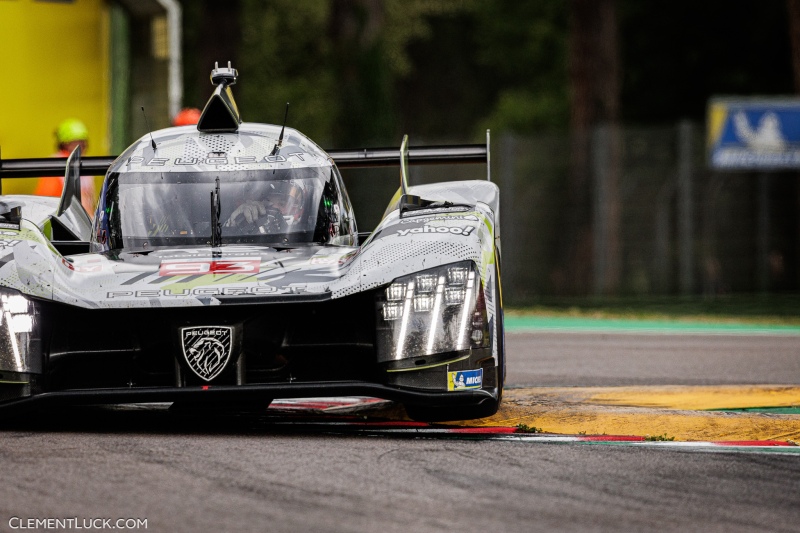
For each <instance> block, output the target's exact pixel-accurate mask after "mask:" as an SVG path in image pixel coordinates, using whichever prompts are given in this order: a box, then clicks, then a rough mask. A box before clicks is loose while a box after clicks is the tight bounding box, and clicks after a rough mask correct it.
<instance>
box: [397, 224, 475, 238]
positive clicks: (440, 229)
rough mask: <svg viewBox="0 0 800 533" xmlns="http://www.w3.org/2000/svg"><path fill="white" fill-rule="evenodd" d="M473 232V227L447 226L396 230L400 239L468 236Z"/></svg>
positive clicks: (426, 226)
mask: <svg viewBox="0 0 800 533" xmlns="http://www.w3.org/2000/svg"><path fill="white" fill-rule="evenodd" d="M474 230H475V226H466V227H464V228H459V227H453V228H450V227H447V226H437V227H434V226H428V225H425V226H422V227H421V228H414V229H401V230H397V234H398V235H400V236H401V237H405V236H406V235H418V234H420V233H451V234H453V235H469V234H470V233H472V232H473V231H474Z"/></svg>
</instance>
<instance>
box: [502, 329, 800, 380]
mask: <svg viewBox="0 0 800 533" xmlns="http://www.w3.org/2000/svg"><path fill="white" fill-rule="evenodd" d="M506 344H507V351H508V364H509V370H508V373H509V375H508V384H509V385H511V386H535V387H543V386H544V387H605V386H612V387H613V386H624V385H736V384H743V385H744V384H749V385H754V384H784V385H790V384H794V385H796V384H800V336H778V335H774V336H773V335H715V334H706V335H696V334H695V335H672V334H669V335H659V334H636V333H615V332H611V333H573V334H570V333H567V332H536V333H514V334H509V335H508V336H507V337H506Z"/></svg>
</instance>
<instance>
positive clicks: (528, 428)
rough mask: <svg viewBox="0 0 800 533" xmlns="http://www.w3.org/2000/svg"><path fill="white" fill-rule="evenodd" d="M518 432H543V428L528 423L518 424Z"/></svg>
mask: <svg viewBox="0 0 800 533" xmlns="http://www.w3.org/2000/svg"><path fill="white" fill-rule="evenodd" d="M517 433H542V428H537V427H535V426H529V425H527V424H517Z"/></svg>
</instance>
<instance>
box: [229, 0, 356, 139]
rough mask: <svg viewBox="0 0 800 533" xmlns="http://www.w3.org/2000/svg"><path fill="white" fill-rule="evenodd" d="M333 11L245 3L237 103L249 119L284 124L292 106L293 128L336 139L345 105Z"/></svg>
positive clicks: (325, 5)
mask: <svg viewBox="0 0 800 533" xmlns="http://www.w3.org/2000/svg"><path fill="white" fill-rule="evenodd" d="M330 8H331V4H330V3H329V2H317V1H315V0H275V1H271V2H263V1H260V0H243V1H242V7H241V15H240V20H239V24H240V27H241V52H240V60H239V64H238V68H239V69H240V80H241V83H240V85H239V86H237V88H236V98H237V100H238V102H239V107H240V109H241V110H242V116H243V118H244V119H245V120H247V121H251V122H268V123H273V124H274V123H277V124H280V123H281V122H282V121H283V113H284V109H285V107H286V102H290V103H291V107H290V109H289V118H288V124H289V125H290V126H292V127H295V128H297V129H299V130H301V131H302V132H303V133H305V134H307V135H309V136H310V137H311V138H312V139H316V140H317V141H318V142H326V141H328V140H329V139H330V138H331V132H332V131H333V125H334V123H335V121H336V118H337V112H338V109H339V105H340V102H339V101H338V100H337V96H338V95H337V91H336V83H335V77H334V73H333V71H332V69H331V64H332V62H333V47H332V46H331V43H330V41H329V40H328V39H327V27H328V20H329V18H330V15H331V11H330Z"/></svg>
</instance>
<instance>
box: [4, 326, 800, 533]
mask: <svg viewBox="0 0 800 533" xmlns="http://www.w3.org/2000/svg"><path fill="white" fill-rule="evenodd" d="M798 347H800V339H798V338H797V337H793V338H790V337H771V336H753V337H751V336H742V335H736V336H732V337H729V336H722V335H713V336H687V337H684V336H681V335H670V336H669V337H665V336H659V335H629V334H604V333H601V334H595V333H581V334H570V333H530V334H529V333H519V334H513V335H509V336H508V353H509V373H508V384H509V386H511V387H515V386H531V385H535V386H560V387H563V386H572V385H575V386H615V385H630V384H636V385H657V384H736V383H751V384H752V383H773V384H774V383H784V384H796V383H797V382H798V380H800V371H798V363H797V361H796V360H795V359H796V358H798V357H800V349H798ZM0 472H2V475H3V484H2V485H0V487H2V488H0V531H12V530H13V529H12V528H10V527H9V519H10V518H12V517H19V518H22V519H27V518H72V517H76V518H78V519H79V520H81V519H90V518H111V519H117V518H140V519H142V518H143V519H147V521H148V528H147V530H148V531H192V532H197V531H270V532H281V531H309V532H314V531H385V532H389V531H403V532H405V531H444V530H458V531H486V530H492V531H545V530H554V529H555V530H559V531H579V530H580V531H641V530H645V529H658V530H662V531H765V530H769V531H787V532H788V531H797V530H798V529H797V528H798V524H799V523H800V505H798V501H800V455H797V454H793V455H784V454H780V453H776V454H761V453H738V452H737V453H734V452H730V451H727V450H723V451H718V452H716V453H711V452H709V451H697V450H693V449H671V448H662V449H659V448H657V447H626V446H609V445H586V444H583V445H578V444H567V443H560V444H558V443H535V442H529V441H514V440H507V441H501V440H470V439H466V438H461V439H458V438H452V437H451V438H431V437H429V438H419V436H417V437H416V438H414V437H410V436H408V435H407V434H388V435H385V436H381V435H380V434H377V435H376V434H371V435H370V436H364V435H359V434H355V433H352V432H348V431H347V430H346V429H341V430H336V429H335V428H334V429H332V430H331V431H328V432H325V433H320V432H319V431H314V430H308V429H304V428H303V427H297V428H295V429H292V427H291V426H283V425H275V424H274V423H271V422H270V421H264V420H254V419H248V418H238V417H204V416H194V417H176V416H174V415H173V414H170V413H168V412H167V411H165V410H164V409H152V410H141V411H137V410H133V411H130V410H129V411H108V410H94V409H74V410H71V411H66V412H60V413H54V414H52V415H50V416H47V417H42V418H40V419H38V420H35V421H23V422H15V423H7V424H6V425H5V427H4V428H3V429H2V430H0ZM12 524H19V522H12ZM39 530H40V531H43V530H45V529H39Z"/></svg>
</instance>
